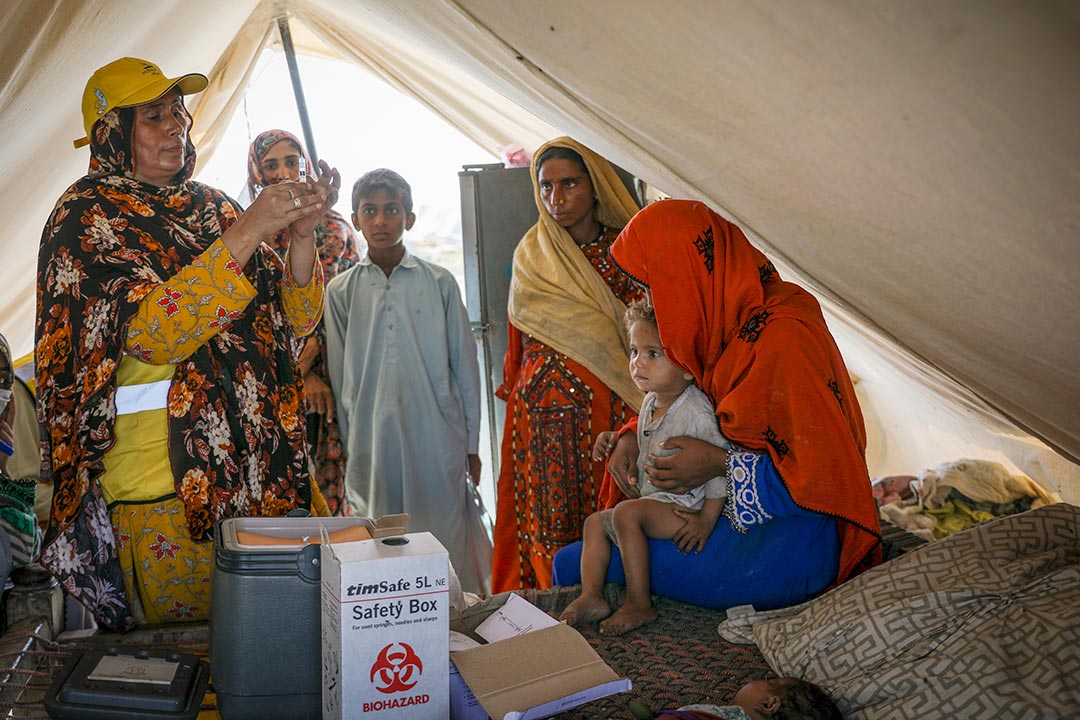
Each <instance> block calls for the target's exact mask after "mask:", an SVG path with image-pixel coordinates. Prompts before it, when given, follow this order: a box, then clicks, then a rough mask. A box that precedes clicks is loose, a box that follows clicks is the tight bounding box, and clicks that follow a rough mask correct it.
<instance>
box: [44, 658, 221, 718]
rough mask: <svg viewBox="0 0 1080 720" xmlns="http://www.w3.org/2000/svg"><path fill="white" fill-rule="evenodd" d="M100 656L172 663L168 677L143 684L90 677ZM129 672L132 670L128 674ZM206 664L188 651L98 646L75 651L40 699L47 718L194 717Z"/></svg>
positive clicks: (130, 661)
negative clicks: (42, 700) (165, 679)
mask: <svg viewBox="0 0 1080 720" xmlns="http://www.w3.org/2000/svg"><path fill="white" fill-rule="evenodd" d="M106 658H118V659H121V660H124V661H127V664H128V665H130V666H131V667H134V668H139V667H145V668H153V667H155V666H156V665H158V664H160V663H176V666H175V669H174V670H173V671H172V673H173V674H172V676H171V681H170V682H169V683H168V684H164V683H146V682H135V681H126V680H122V679H119V676H117V677H116V679H91V676H92V675H93V674H94V671H95V669H96V668H98V667H99V664H101V663H102V661H103V659H106ZM133 676H134V674H133ZM209 676H210V666H209V665H207V664H206V663H205V662H202V661H201V660H199V658H198V656H196V655H193V654H191V653H181V652H174V651H171V650H135V649H132V648H125V647H122V646H113V645H110V646H103V647H100V648H90V649H87V650H83V651H82V652H78V653H76V654H75V655H73V656H72V657H71V658H69V659H68V661H67V663H65V664H64V667H63V668H62V669H61V670H60V672H59V673H58V674H57V676H56V677H55V678H53V682H52V684H51V685H50V686H49V690H48V692H46V694H45V697H44V703H45V710H46V711H47V712H48V713H49V717H51V718H62V719H63V720H109V719H113V720H125V719H134V718H141V719H143V720H155V719H158V718H160V719H162V720H164V719H165V718H170V719H173V720H195V718H196V717H197V716H198V715H199V711H200V710H201V709H202V700H203V695H204V694H205V693H206V684H207V681H208V680H209Z"/></svg>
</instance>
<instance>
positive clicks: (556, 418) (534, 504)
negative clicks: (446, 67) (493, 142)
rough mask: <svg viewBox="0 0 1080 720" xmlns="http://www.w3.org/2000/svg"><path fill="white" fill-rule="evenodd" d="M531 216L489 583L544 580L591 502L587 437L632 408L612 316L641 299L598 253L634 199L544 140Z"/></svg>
mask: <svg viewBox="0 0 1080 720" xmlns="http://www.w3.org/2000/svg"><path fill="white" fill-rule="evenodd" d="M534 157H535V159H534V161H533V166H532V177H533V192H534V196H535V199H536V206H537V208H538V210H539V211H540V219H539V220H538V221H537V223H536V225H534V226H533V227H532V228H530V229H529V231H528V232H527V233H526V234H525V237H524V238H522V240H521V243H520V244H519V245H518V248H517V250H516V252H515V253H514V264H513V278H512V279H511V282H510V300H509V306H508V311H509V316H510V327H509V338H508V345H507V352H506V361H505V365H504V368H503V384H502V386H501V387H500V388H499V389H498V391H497V392H496V395H497V396H498V397H500V398H502V399H503V400H506V403H507V405H506V426H505V429H504V432H503V442H502V462H501V464H500V469H499V480H498V513H497V518H496V524H495V556H494V565H493V570H492V591H493V592H502V591H505V590H512V589H517V588H529V587H538V588H545V587H549V586H550V585H551V560H552V557H553V556H554V554H555V551H557V550H558V549H559V548H560V547H563V546H565V545H568V544H570V543H572V542H574V541H576V540H579V539H580V538H581V526H582V522H583V521H584V519H585V517H586V516H587V515H589V513H591V512H593V511H594V510H596V509H598V507H599V491H600V485H601V482H602V480H603V475H604V467H603V464H602V463H596V464H594V463H593V462H592V459H591V454H592V440H593V438H594V437H596V435H597V433H599V432H601V431H604V430H611V429H615V428H618V427H621V426H622V424H623V423H624V422H625V421H626V420H627V419H628V418H630V417H633V416H634V415H635V414H636V412H637V408H638V407H639V406H640V404H641V399H642V396H641V392H640V391H639V390H638V389H637V388H636V387H635V386H634V385H633V383H632V382H631V380H630V377H629V375H628V374H627V372H626V358H627V350H628V347H629V346H628V343H627V337H626V331H625V329H624V327H623V323H622V318H623V313H624V311H625V308H626V303H628V302H630V301H632V300H634V299H636V298H637V297H639V296H640V290H638V289H637V287H636V286H635V285H634V283H633V282H632V281H630V280H629V279H628V278H626V277H625V276H623V275H622V274H621V273H619V272H618V271H617V270H616V269H615V267H614V266H613V265H612V262H611V258H610V256H609V254H608V249H609V248H610V247H611V244H612V243H613V242H614V240H615V238H616V237H617V235H618V233H619V230H621V229H622V227H623V226H624V225H625V224H626V223H627V222H628V221H629V220H630V218H631V217H632V216H633V214H634V213H635V212H637V209H638V208H637V205H636V203H635V202H634V200H633V198H632V197H631V196H630V193H629V192H628V191H627V190H626V188H625V187H624V186H623V184H622V181H621V180H620V179H619V176H618V175H617V174H616V172H615V170H614V168H612V167H611V165H610V164H609V163H608V162H607V161H606V160H604V159H603V158H601V157H600V156H598V155H597V154H595V153H594V152H592V151H591V150H589V149H588V148H587V147H585V146H584V145H581V144H580V143H578V142H576V141H574V140H572V139H570V138H567V137H563V138H558V139H556V140H552V141H550V142H548V143H546V144H544V145H543V146H541V147H540V149H539V150H538V151H537V152H536V154H535V156H534Z"/></svg>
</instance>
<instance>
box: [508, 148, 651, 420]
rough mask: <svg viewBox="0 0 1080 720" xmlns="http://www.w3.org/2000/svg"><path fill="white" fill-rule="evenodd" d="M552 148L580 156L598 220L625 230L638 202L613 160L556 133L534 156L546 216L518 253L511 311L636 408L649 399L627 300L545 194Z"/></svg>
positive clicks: (535, 185) (535, 184) (526, 329)
mask: <svg viewBox="0 0 1080 720" xmlns="http://www.w3.org/2000/svg"><path fill="white" fill-rule="evenodd" d="M550 147H563V148H569V149H570V150H573V151H575V152H576V153H578V154H579V155H581V157H582V159H583V160H584V161H585V168H586V170H588V171H589V179H590V180H591V181H592V185H593V191H594V192H595V193H596V197H597V204H596V220H597V221H598V222H600V223H601V224H603V225H605V226H606V227H612V228H616V229H619V230H621V229H622V228H623V226H625V225H626V223H628V222H629V221H630V218H631V217H633V215H634V213H636V212H637V211H638V207H637V204H636V203H635V202H634V199H633V198H632V197H631V196H630V193H629V192H628V191H627V190H626V187H625V186H624V185H623V183H622V180H621V179H620V178H619V176H618V174H617V173H616V172H615V169H614V168H612V167H611V165H610V163H608V161H607V160H605V159H604V158H602V157H600V156H599V155H597V154H596V153H594V152H593V151H592V150H590V149H589V148H587V147H585V146H584V145H582V144H581V143H579V142H577V141H576V140H573V139H571V138H568V137H561V138H556V139H555V140H551V141H549V142H547V143H545V144H544V145H542V146H541V147H540V149H539V150H537V151H536V154H535V155H533V165H532V182H533V196H534V197H535V199H536V207H537V209H539V211H540V220H539V221H538V222H537V223H536V224H535V225H533V226H532V227H531V228H529V231H528V232H527V233H525V237H524V238H522V240H521V242H520V243H519V244H518V247H517V250H516V251H515V252H514V273H513V277H512V278H511V280H510V301H509V305H508V312H509V315H510V320H511V322H513V323H514V325H515V326H516V327H517V328H518V329H520V330H522V331H524V332H527V333H528V334H530V335H532V336H533V337H535V338H536V339H538V340H540V341H542V342H544V343H546V344H548V345H550V346H551V347H553V348H555V349H556V350H558V351H559V352H561V353H562V354H564V355H566V356H568V357H570V358H571V359H573V360H575V361H577V362H579V363H581V364H582V365H584V366H585V367H586V368H588V369H589V371H590V372H592V373H593V374H594V375H596V376H597V377H598V378H600V380H601V382H603V383H604V384H605V385H607V386H608V387H609V388H611V389H612V390H613V391H615V393H617V394H618V395H619V397H621V398H622V399H623V401H624V402H626V403H627V404H629V405H630V406H631V407H634V408H637V407H640V406H641V401H642V399H643V398H644V396H643V395H642V393H641V391H640V390H638V389H637V387H636V386H635V385H634V383H633V381H632V380H631V379H630V373H629V370H628V369H627V362H628V360H627V358H628V357H629V350H630V344H629V341H628V338H627V335H626V328H625V327H624V325H623V313H625V312H626V306H625V305H624V304H623V303H622V302H621V301H620V300H619V299H618V298H616V297H615V295H614V294H612V292H611V290H610V288H608V286H607V283H605V282H604V280H603V279H602V278H601V277H600V275H599V274H597V272H596V270H595V269H594V268H593V266H592V265H591V264H590V263H589V261H588V260H587V259H586V258H585V256H584V255H583V254H582V252H581V250H580V248H578V246H577V244H576V243H575V242H574V240H573V238H571V237H570V233H568V232H567V231H566V229H565V228H563V227H562V226H561V225H559V223H557V222H556V221H555V218H553V217H551V215H550V214H549V213H548V211H547V210H546V209H545V208H544V203H543V201H542V200H541V199H540V184H539V182H538V181H537V177H536V175H537V167H536V160H537V158H539V157H540V156H541V155H543V153H544V151H545V150H547V149H548V148H550Z"/></svg>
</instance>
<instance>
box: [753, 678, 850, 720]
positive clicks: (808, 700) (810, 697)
mask: <svg viewBox="0 0 1080 720" xmlns="http://www.w3.org/2000/svg"><path fill="white" fill-rule="evenodd" d="M783 680H784V683H783V685H781V686H780V687H779V688H777V689H776V695H777V696H778V697H779V698H780V708H779V709H778V710H777V711H776V712H775V713H774V714H773V715H772V716H771V718H773V720H844V716H843V715H841V714H840V708H838V707H837V706H836V703H835V702H834V701H833V699H832V698H831V697H829V695H828V694H827V693H826V692H825V691H824V690H822V689H821V688H819V687H818V686H817V685H815V684H813V683H810V682H807V681H805V680H800V679H798V678H783Z"/></svg>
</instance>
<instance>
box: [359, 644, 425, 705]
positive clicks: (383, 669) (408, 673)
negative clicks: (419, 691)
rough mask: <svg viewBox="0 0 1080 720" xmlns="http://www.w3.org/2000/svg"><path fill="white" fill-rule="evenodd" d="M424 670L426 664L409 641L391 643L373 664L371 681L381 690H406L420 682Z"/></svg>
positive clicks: (391, 691) (388, 691) (394, 691)
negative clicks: (421, 660)
mask: <svg viewBox="0 0 1080 720" xmlns="http://www.w3.org/2000/svg"><path fill="white" fill-rule="evenodd" d="M395 648H399V649H395ZM401 648H403V649H401ZM423 672H424V664H423V663H422V662H420V657H419V656H418V655H417V654H416V652H414V651H413V649H412V647H410V646H409V644H408V643H390V644H389V645H387V646H386V647H384V648H383V649H382V651H380V652H379V657H378V659H377V660H376V661H375V664H374V665H372V666H371V682H373V683H376V685H375V687H376V689H377V690H378V691H379V692H383V693H396V692H405V691H406V690H410V689H412V687H413V686H414V685H416V683H418V682H420V675H421V674H422V673H423ZM414 677H415V679H414Z"/></svg>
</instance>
